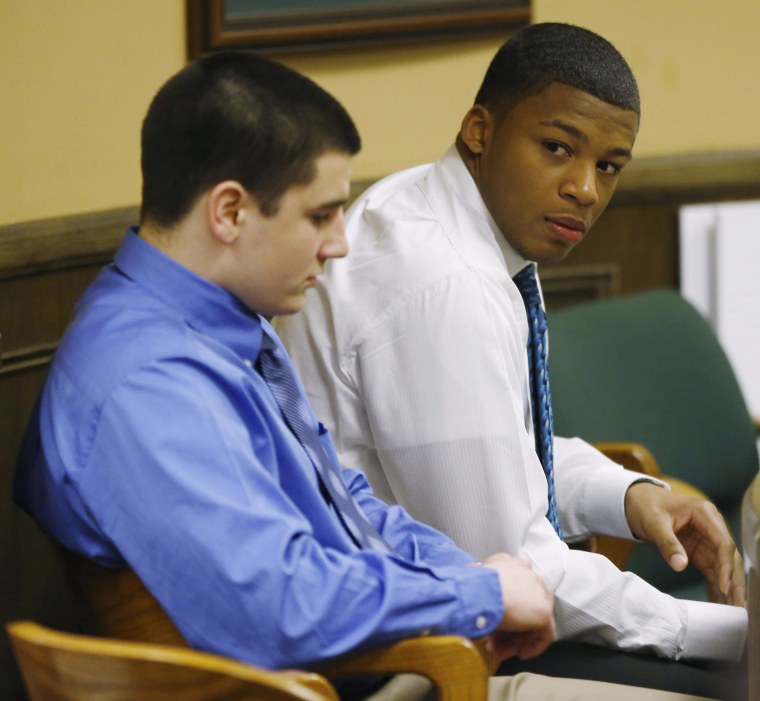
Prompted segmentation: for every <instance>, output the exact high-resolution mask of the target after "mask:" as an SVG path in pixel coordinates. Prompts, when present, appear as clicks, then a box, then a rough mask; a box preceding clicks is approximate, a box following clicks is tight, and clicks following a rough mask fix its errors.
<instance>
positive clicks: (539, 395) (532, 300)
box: [514, 265, 562, 538]
mask: <svg viewBox="0 0 760 701" xmlns="http://www.w3.org/2000/svg"><path fill="white" fill-rule="evenodd" d="M514 281H515V284H516V285H517V289H519V290H520V294H521V295H522V298H523V301H524V302H525V311H526V312H527V314H528V325H529V333H528V368H529V371H530V401H531V404H532V406H533V430H534V433H535V434H536V452H537V453H538V457H539V458H540V460H541V464H542V465H543V467H544V473H545V474H546V481H547V482H548V484H549V510H548V511H547V513H546V517H547V518H548V519H549V521H550V522H551V524H552V526H554V530H555V531H557V535H559V537H560V538H562V527H561V526H560V523H559V514H558V513H557V497H556V494H555V492H554V439H553V431H554V429H553V423H552V396H551V392H550V391H549V370H548V367H547V360H546V313H545V312H544V308H543V307H542V306H541V295H540V294H539V293H538V284H537V283H536V273H535V270H534V269H533V266H532V265H529V266H528V267H527V268H523V269H522V270H521V271H520V272H519V273H518V274H517V275H515V277H514Z"/></svg>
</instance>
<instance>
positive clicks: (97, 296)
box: [15, 52, 681, 699]
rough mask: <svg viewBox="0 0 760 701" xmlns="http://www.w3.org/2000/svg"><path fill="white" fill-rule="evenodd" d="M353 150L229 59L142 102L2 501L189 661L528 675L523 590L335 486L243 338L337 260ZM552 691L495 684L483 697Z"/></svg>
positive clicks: (267, 368)
mask: <svg viewBox="0 0 760 701" xmlns="http://www.w3.org/2000/svg"><path fill="white" fill-rule="evenodd" d="M359 147H360V140H359V136H358V134H357V132H356V129H355V127H354V125H353V123H352V121H351V119H350V117H349V116H348V114H347V113H346V112H345V110H344V109H343V108H342V107H341V106H340V105H339V104H338V103H337V101H335V100H334V99H333V98H332V97H331V96H330V95H328V94H327V93H326V92H324V91H323V90H322V89H321V88H319V87H318V86H316V85H315V84H314V83H312V82H311V81H310V80H308V79H307V78H305V77H303V76H301V75H299V74H297V73H295V72H294V71H291V70H290V69H287V68H285V67H283V66H281V65H279V64H277V63H274V62H271V61H268V60H266V59H263V58H261V57H257V56H255V55H253V54H248V53H244V52H234V53H220V54H215V55H210V56H207V57H204V58H202V59H200V60H199V61H197V62H195V63H194V64H191V65H190V66H188V67H187V68H185V69H183V70H182V71H180V72H179V73H178V74H177V75H176V76H174V77H173V78H171V79H170V80H169V81H168V82H167V83H166V84H165V85H164V86H163V87H162V88H161V90H160V91H159V92H158V94H157V95H156V97H155V98H154V100H153V102H152V104H151V106H150V108H149V110H148V114H147V116H146V118H145V121H144V124H143V130H142V171H143V194H142V210H141V217H140V226H139V227H135V228H132V229H130V230H129V231H128V232H127V234H126V237H125V239H124V242H123V244H122V246H121V248H120V249H119V251H118V252H117V253H116V256H115V259H114V262H113V264H112V265H111V266H109V267H107V268H106V269H105V270H104V271H103V272H102V274H101V275H100V277H99V278H98V279H97V280H96V281H95V282H94V283H93V285H92V286H91V287H90V288H89V289H88V291H87V292H86V293H85V295H84V296H83V297H82V299H81V300H80V302H79V304H78V306H77V309H76V313H75V316H74V319H73V321H72V323H71V325H70V327H69V329H68V331H67V333H66V334H65V337H64V339H63V340H62V342H61V345H60V347H59V349H58V351H57V353H56V356H55V358H54V361H53V363H52V366H51V369H50V374H49V377H48V379H47V381H46V384H45V387H44V389H43V393H42V396H41V399H40V402H39V404H38V407H37V408H36V410H35V413H34V416H33V418H32V421H31V424H30V427H29V430H28V432H27V436H26V438H25V442H24V445H23V447H22V452H21V456H20V460H19V467H18V472H17V478H16V485H15V497H16V500H17V501H18V503H19V504H20V505H21V506H22V507H23V508H25V509H26V510H27V511H28V512H29V513H30V514H31V515H32V516H33V517H34V518H35V519H36V520H37V522H38V523H39V524H40V526H41V527H42V528H43V529H44V530H45V531H46V532H47V533H48V534H50V535H51V536H52V537H53V538H55V539H56V540H58V541H59V542H60V543H62V544H63V545H64V546H65V547H66V548H68V549H70V550H72V551H74V552H75V553H78V554H79V555H82V556H85V557H87V558H89V559H91V560H93V561H95V562H97V563H99V564H101V565H104V566H106V567H116V568H118V567H130V568H132V569H133V570H134V571H135V572H136V574H137V575H138V576H139V577H140V579H141V580H142V581H143V582H144V584H145V585H146V587H147V588H148V589H149V590H150V592H151V593H152V594H153V595H154V596H155V597H156V599H157V600H158V601H159V602H160V604H161V606H162V607H163V608H164V610H165V611H166V612H167V613H168V615H169V616H170V618H171V619H172V620H173V622H174V623H175V625H176V626H177V628H178V629H179V630H180V632H181V633H182V634H183V636H184V637H185V638H186V639H187V641H188V643H189V644H190V645H191V646H193V647H195V648H198V649H202V650H208V651H213V652H216V653H219V654H223V655H228V656H231V657H234V658H236V659H240V660H243V661H246V662H250V663H254V664H257V665H261V666H264V667H269V668H283V667H292V666H311V665H314V664H316V663H318V662H320V661H323V660H326V659H328V658H331V657H335V656H338V655H342V654H344V653H346V652H349V651H351V650H354V649H357V648H365V647H371V646H374V645H380V644H383V643H387V642H390V641H393V640H397V639H401V638H405V637H409V636H414V635H420V634H424V633H427V632H431V633H452V634H461V635H465V636H470V637H477V636H484V635H488V636H490V645H491V647H492V649H493V650H494V653H495V654H496V655H497V656H500V657H508V656H511V655H514V654H519V655H521V656H523V657H530V656H534V655H537V654H539V653H540V652H542V651H543V650H544V649H546V647H547V646H548V645H549V644H550V642H551V641H552V640H553V638H554V632H555V629H554V621H553V618H552V604H553V597H552V594H551V592H550V591H549V589H548V587H547V586H546V584H545V583H544V582H543V580H542V579H541V578H540V577H538V576H537V575H536V574H535V573H534V572H533V570H532V569H531V568H530V566H529V565H528V563H527V562H526V561H524V560H520V559H516V558H512V557H510V556H507V555H504V554H497V555H494V556H492V557H489V558H484V559H483V560H482V562H475V558H473V557H472V556H470V555H468V554H467V553H465V552H463V551H462V550H460V549H459V548H458V547H456V546H455V545H454V544H453V542H452V541H450V540H449V539H448V538H446V537H445V536H443V535H442V534H440V533H438V532H437V531H435V530H434V529H432V528H430V527H428V526H425V525H423V524H421V523H419V522H416V521H414V520H412V519H411V518H410V517H409V516H408V515H407V514H406V513H405V512H404V511H403V510H402V509H401V508H400V507H395V506H393V507H391V506H387V505H386V504H384V503H383V502H381V501H380V500H378V499H377V498H375V497H374V496H373V495H372V492H371V490H370V488H369V485H368V483H367V481H366V479H365V478H364V476H363V475H362V474H361V473H359V472H356V471H353V470H350V469H349V470H345V471H342V470H341V469H340V465H339V464H338V462H337V457H336V455H335V452H334V449H333V446H332V443H331V440H330V437H329V434H328V433H327V431H326V430H325V429H324V427H323V426H322V425H321V424H319V423H318V421H317V419H316V417H315V416H314V414H313V412H312V411H311V409H310V407H309V405H308V401H307V400H306V398H305V395H304V392H303V389H302V388H301V386H300V383H299V381H298V379H297V377H296V375H295V372H294V371H293V369H292V366H291V364H290V360H289V358H288V357H287V354H286V353H285V351H284V349H283V347H282V345H281V343H280V341H279V339H278V338H277V336H276V334H275V333H274V331H273V330H272V328H271V326H270V325H269V323H268V321H267V319H268V318H270V317H272V316H274V315H281V314H288V313H292V312H295V311H297V310H299V309H300V308H301V306H302V305H303V303H304V297H305V294H306V292H307V291H308V290H309V288H311V287H313V286H314V284H315V281H316V277H317V276H318V275H319V274H320V272H321V271H322V268H323V266H324V264H325V262H326V261H327V260H329V259H330V258H334V257H341V256H344V255H345V254H346V252H347V245H346V240H345V236H344V230H343V218H342V217H343V212H342V210H343V205H344V204H345V202H346V200H347V198H348V193H349V182H350V165H351V157H352V156H353V155H354V154H355V153H356V152H357V151H358V150H359ZM473 565H480V566H473ZM572 684H575V682H571V685H572ZM558 685H561V686H562V688H563V689H567V685H566V683H564V682H556V681H552V680H548V679H543V678H541V677H532V676H530V675H528V676H526V677H523V678H520V679H508V678H503V679H501V680H499V681H498V682H495V683H494V690H493V693H494V694H496V695H500V696H501V697H504V698H506V695H507V694H514V695H515V696H510V698H517V699H530V698H534V696H533V695H532V694H543V693H544V690H545V689H546V688H552V687H554V686H558ZM518 686H519V687H520V688H519V689H518ZM388 688H390V689H392V688H393V687H392V686H390V687H388ZM576 690H577V693H578V694H579V695H581V694H582V695H583V697H584V698H593V696H591V697H589V696H588V693H594V690H596V693H598V694H599V695H600V697H604V698H606V697H607V696H608V695H609V694H610V693H611V689H610V688H609V687H606V686H603V685H594V684H589V683H581V682H578V686H577V689H576ZM589 690H591V692H589ZM379 693H380V694H383V693H386V694H387V693H388V692H387V691H385V690H381V691H380V692H379ZM399 693H400V692H399ZM612 693H615V694H618V696H619V697H620V698H629V697H630V698H631V699H634V698H635V699H639V698H645V699H648V698H663V699H665V698H668V699H670V698H681V697H680V696H678V697H670V696H665V695H651V694H649V692H644V691H643V690H642V691H641V692H640V691H639V690H636V689H633V688H630V687H619V688H618V687H615V688H614V690H612ZM626 694H629V695H630V696H626ZM563 698H564V696H563Z"/></svg>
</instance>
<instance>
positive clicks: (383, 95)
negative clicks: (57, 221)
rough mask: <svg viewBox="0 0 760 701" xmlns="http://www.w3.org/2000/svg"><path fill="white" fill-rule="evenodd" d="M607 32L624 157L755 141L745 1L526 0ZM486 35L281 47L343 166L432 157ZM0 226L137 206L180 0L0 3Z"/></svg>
mask: <svg viewBox="0 0 760 701" xmlns="http://www.w3.org/2000/svg"><path fill="white" fill-rule="evenodd" d="M533 6H534V19H535V20H536V21H547V20H561V21H570V22H574V23H577V24H581V25H584V26H587V27H589V28H591V29H594V30H596V31H599V32H600V33H601V34H603V35H605V36H607V37H608V38H609V39H611V40H612V41H613V43H615V44H616V45H617V46H618V48H620V50H621V51H622V53H623V54H624V55H625V56H626V58H628V60H629V61H630V63H631V65H632V66H633V68H634V71H635V72H636V74H637V76H638V78H639V82H640V86H641V91H642V98H643V112H644V114H643V122H642V130H641V134H640V137H639V142H638V145H637V153H638V155H658V154H667V153H687V152H703V151H713V150H743V149H758V148H760V129H757V128H756V126H755V123H756V121H757V114H758V112H759V111H760V91H758V90H756V89H754V88H753V86H754V85H755V83H756V81H757V77H756V73H757V65H758V59H760V49H758V48H757V40H756V37H755V30H756V28H757V27H758V26H760V3H759V2H757V0H723V2H720V3H718V2H715V0H667V2H663V1H662V0H573V2H572V3H571V2H568V1H567V0H533ZM500 42H501V37H496V36H492V37H486V38H481V39H477V40H469V41H463V42H446V43H436V44H426V45H417V46H405V47H401V48H377V49H363V50H351V51H340V52H333V53H321V54H311V55H300V56H289V57H285V58H283V60H284V61H285V62H286V63H288V64H290V65H292V66H293V67H295V68H298V69H299V70H302V71H303V72H305V73H307V74H308V75H310V76H311V77H312V78H314V79H315V80H316V81H317V82H319V83H320V84H322V85H323V86H324V87H325V88H327V89H328V90H330V91H331V92H333V93H334V94H335V95H336V96H337V97H338V98H339V99H340V100H341V101H342V102H343V103H344V104H345V105H346V107H347V108H348V109H349V111H350V112H351V113H352V115H354V118H355V119H356V121H357V123H358V125H359V128H360V130H361V132H362V135H363V137H364V142H365V148H364V150H363V151H362V153H361V154H360V155H359V157H358V158H357V159H356V162H355V167H354V174H355V176H356V177H357V178H369V177H376V176H379V175H382V174H384V173H387V172H390V171H393V170H396V169H398V168H401V167H404V166H407V165H412V164H414V163H418V162H422V161H426V160H431V159H434V158H437V157H438V156H439V155H440V153H441V152H442V151H443V150H444V149H445V148H446V147H447V146H448V144H449V143H450V141H451V139H452V138H453V135H454V133H455V132H456V129H457V128H458V125H459V120H460V118H461V115H462V114H463V112H464V111H465V110H466V108H467V107H468V106H469V104H470V102H471V100H472V98H473V96H474V94H475V90H476V89H477V86H478V83H479V81H480V78H481V76H482V73H483V71H484V70H485V68H486V66H487V64H488V61H489V60H490V57H491V56H492V54H493V53H494V51H495V50H496V48H497V47H498V45H499V44H500ZM0 61H1V62H2V63H1V65H2V66H3V70H2V71H0V95H2V108H1V109H0V165H1V166H2V170H1V171H0V225H1V224H8V223H14V222H20V221H26V220H30V219H39V218H45V217H51V216H58V215H64V214H72V213H78V212H85V211H92V210H100V209H108V208H111V207H119V206H125V205H132V204H136V203H137V201H138V199H139V156H138V147H139V138H138V132H139V127H140V122H141V119H142V116H143V114H144V112H145V109H146V107H147V105H148V102H149V100H150V98H151V96H152V95H153V93H154V92H155V90H156V89H157V88H158V86H159V85H160V84H161V82H162V81H163V80H164V79H165V78H167V77H168V76H169V75H170V74H171V73H173V72H174V71H176V70H177V69H179V68H180V67H181V66H182V65H183V63H184V2H183V0H1V1H0Z"/></svg>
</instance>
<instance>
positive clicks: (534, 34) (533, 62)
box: [475, 22, 641, 117]
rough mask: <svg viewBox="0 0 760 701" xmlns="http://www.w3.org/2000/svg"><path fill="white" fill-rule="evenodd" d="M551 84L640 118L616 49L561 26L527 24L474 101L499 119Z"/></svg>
mask: <svg viewBox="0 0 760 701" xmlns="http://www.w3.org/2000/svg"><path fill="white" fill-rule="evenodd" d="M551 83H563V84H564V85H569V86H570V87H573V88H577V89H578V90H583V91H584V92H587V93H589V94H590V95H593V96H594V97H597V98H598V99H600V100H603V101H604V102H607V103H609V104H611V105H615V106H616V107H621V108H623V109H626V110H632V111H633V112H636V114H641V105H640V101H639V88H638V86H637V84H636V78H635V77H634V75H633V72H632V71H631V68H630V66H629V65H628V64H627V63H626V61H625V59H624V58H623V57H622V56H621V55H620V53H619V52H618V50H617V49H616V48H615V47H614V46H613V45H612V44H611V43H610V42H609V41H607V40H606V39H604V38H603V37H601V36H599V35H598V34H595V33H594V32H592V31H590V30H588V29H584V28H582V27H576V26H574V25H572V24H563V23H559V22H542V23H539V24H533V25H529V26H527V27H525V28H524V29H522V30H520V31H518V32H516V33H515V34H513V35H512V36H511V37H510V38H509V39H508V40H507V41H506V42H505V43H504V44H503V45H502V47H501V48H500V49H499V51H498V52H497V53H496V55H495V56H494V58H493V60H492V61H491V64H490V66H489V67H488V70H487V71H486V75H485V78H484V79H483V83H482V85H481V86H480V90H479V91H478V94H477V95H476V97H475V103H476V104H479V105H483V106H484V107H487V108H488V109H490V110H491V111H493V112H494V113H495V114H496V115H497V116H498V117H502V116H503V115H504V114H505V113H506V112H507V111H509V110H510V109H511V108H512V107H514V105H515V104H517V102H519V101H520V100H522V99H524V98H526V97H528V96H530V95H535V94H538V93H539V92H541V90H543V89H544V88H545V87H547V86H548V85H550V84H551Z"/></svg>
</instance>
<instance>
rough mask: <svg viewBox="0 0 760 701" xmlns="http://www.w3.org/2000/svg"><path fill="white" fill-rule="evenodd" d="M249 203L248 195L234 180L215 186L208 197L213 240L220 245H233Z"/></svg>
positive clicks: (238, 234)
mask: <svg viewBox="0 0 760 701" xmlns="http://www.w3.org/2000/svg"><path fill="white" fill-rule="evenodd" d="M250 202H251V197H250V195H249V194H248V192H247V191H246V189H245V188H244V187H243V186H242V185H241V184H240V183H239V182H237V181H236V180H225V181H223V182H221V183H218V184H217V185H215V186H214V187H213V188H212V190H211V191H210V193H209V197H208V222H209V226H210V228H211V232H212V233H213V235H214V238H216V239H217V240H218V241H219V242H220V243H225V244H230V243H234V242H235V241H236V240H237V238H238V237H239V236H240V228H241V225H242V224H243V222H244V221H245V219H246V217H247V216H248V213H247V212H246V209H245V208H246V206H247V205H249V204H250Z"/></svg>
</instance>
